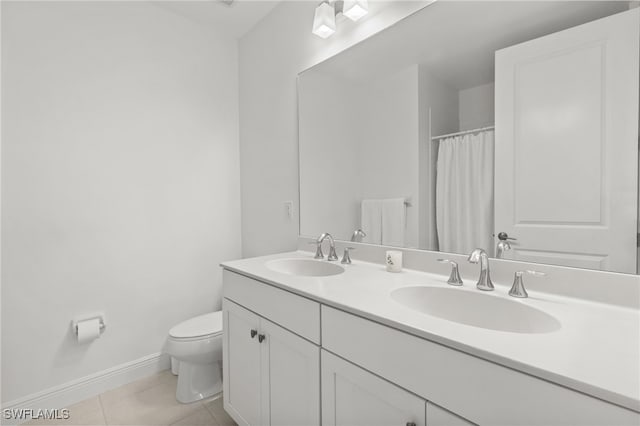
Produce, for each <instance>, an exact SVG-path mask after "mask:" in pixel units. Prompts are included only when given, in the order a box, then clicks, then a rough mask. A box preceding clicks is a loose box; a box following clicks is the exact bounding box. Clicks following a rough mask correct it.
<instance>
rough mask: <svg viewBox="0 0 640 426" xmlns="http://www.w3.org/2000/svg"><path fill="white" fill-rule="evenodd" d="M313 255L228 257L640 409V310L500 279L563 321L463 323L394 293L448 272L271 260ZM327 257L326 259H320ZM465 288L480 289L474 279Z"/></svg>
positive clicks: (292, 287) (503, 293)
mask: <svg viewBox="0 0 640 426" xmlns="http://www.w3.org/2000/svg"><path fill="white" fill-rule="evenodd" d="M286 258H306V259H312V258H313V255H312V254H311V253H309V252H305V251H297V252H289V253H280V254H276V255H270V256H262V257H255V258H250V259H242V260H235V261H230V262H224V263H223V264H222V267H224V268H225V269H227V270H230V271H233V272H237V273H240V274H242V275H246V276H249V277H252V278H255V279H258V280H261V281H263V282H267V283H269V284H272V285H274V286H276V287H280V288H282V289H284V290H288V291H290V292H293V293H296V294H299V295H301V296H304V297H308V298H311V299H313V300H316V301H318V302H320V303H323V304H326V305H329V306H332V307H335V308H338V309H341V310H344V311H346V312H350V313H353V314H356V315H359V316H362V317H365V318H368V319H371V320H373V321H376V322H379V323H382V324H385V325H388V326H390V327H393V328H395V329H398V330H402V331H405V332H408V333H410V334H413V335H416V336H420V337H423V338H425V339H428V340H431V341H433V342H437V343H440V344H443V345H446V346H448V347H451V348H454V349H457V350H460V351H463V352H466V353H468V354H471V355H474V356H477V357H480V358H484V359H486V360H489V361H493V362H496V363H498V364H501V365H504V366H506V367H510V368H513V369H516V370H519V371H522V372H524V373H528V374H531V375H533V376H536V377H540V378H542V379H546V380H549V381H551V382H554V383H557V384H560V385H563V386H566V387H568V388H571V389H575V390H577V391H580V392H583V393H585V394H588V395H592V396H594V397H597V398H600V399H603V400H606V401H609V402H611V403H614V404H617V405H620V406H623V407H626V408H629V409H631V410H634V411H638V412H640V311H638V310H635V309H630V308H623V307H618V306H614V305H608V304H603V303H596V302H591V301H584V300H581V299H575V298H569V297H562V296H557V295H551V294H547V293H540V292H535V291H529V298H527V299H515V298H511V297H510V296H508V295H507V293H508V291H509V286H510V285H511V283H508V284H509V286H505V285H502V284H505V283H494V284H495V286H496V289H495V291H493V292H491V293H490V296H492V297H502V298H508V299H510V300H513V301H515V302H516V303H524V304H527V305H529V306H532V307H535V308H537V309H539V310H542V311H544V312H546V313H548V314H550V315H552V316H554V317H555V318H556V319H558V320H559V321H560V323H561V324H562V326H561V328H560V329H559V330H557V331H554V332H550V333H539V334H525V333H514V332H504V331H495V330H489V329H484V328H478V327H474V326H468V325H463V324H459V323H456V322H452V321H448V320H445V319H440V318H437V317H433V316H430V315H427V314H423V313H420V312H417V311H414V310H411V309H409V308H407V307H405V306H403V305H401V304H400V303H398V302H396V301H395V300H393V299H392V298H391V297H390V293H391V292H392V291H393V290H396V289H398V288H402V287H412V286H431V287H443V288H453V287H451V286H449V285H447V283H446V281H447V276H444V275H437V274H432V273H424V272H418V271H413V270H408V269H404V270H403V271H402V272H400V273H390V272H386V270H385V267H384V265H381V264H375V263H368V262H363V261H358V260H354V261H353V263H352V264H351V265H343V266H344V267H345V272H344V273H342V274H339V275H333V276H327V277H303V276H293V275H288V274H283V273H279V272H275V271H273V270H271V269H269V268H268V267H267V266H266V263H267V262H269V261H272V260H276V259H286ZM319 262H322V261H319ZM455 288H456V289H459V290H460V291H471V292H476V291H478V290H477V289H476V288H475V282H469V280H467V281H466V282H465V284H464V286H463V287H455Z"/></svg>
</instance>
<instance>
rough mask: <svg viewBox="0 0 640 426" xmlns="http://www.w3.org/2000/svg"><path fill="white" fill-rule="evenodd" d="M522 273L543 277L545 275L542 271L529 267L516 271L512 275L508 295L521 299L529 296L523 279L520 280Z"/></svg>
mask: <svg viewBox="0 0 640 426" xmlns="http://www.w3.org/2000/svg"><path fill="white" fill-rule="evenodd" d="M524 274H529V275H533V276H536V277H544V276H546V275H547V274H545V273H544V272H540V271H534V270H531V269H527V270H524V271H517V272H516V273H515V275H514V276H513V285H512V286H511V290H509V296H513V297H519V298H522V299H524V298H527V297H529V294H528V293H527V290H526V289H525V288H524V281H523V280H522V275H524Z"/></svg>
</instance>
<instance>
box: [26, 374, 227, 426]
mask: <svg viewBox="0 0 640 426" xmlns="http://www.w3.org/2000/svg"><path fill="white" fill-rule="evenodd" d="M176 381H177V377H176V376H174V375H173V374H171V372H170V371H169V370H167V371H163V372H161V373H158V374H155V375H153V376H150V377H147V378H144V379H141V380H138V381H136V382H133V383H129V384H127V385H124V386H121V387H119V388H116V389H112V390H110V391H107V392H105V393H103V394H101V395H98V396H96V397H94V398H89V399H87V400H85V401H82V402H79V403H77V404H75V405H72V406H71V407H68V408H69V415H70V417H69V419H67V420H56V421H51V420H36V421H32V422H30V423H27V424H28V425H40V426H43V425H86V426H89V425H103V426H105V425H140V426H146V425H157V426H169V425H181V426H236V423H235V422H234V421H233V420H232V419H231V417H229V415H228V414H227V413H226V412H225V411H224V409H223V408H222V396H221V395H219V396H217V397H213V398H210V399H208V400H204V401H200V402H194V403H192V404H181V403H179V402H178V401H176Z"/></svg>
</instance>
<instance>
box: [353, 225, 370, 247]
mask: <svg viewBox="0 0 640 426" xmlns="http://www.w3.org/2000/svg"><path fill="white" fill-rule="evenodd" d="M366 236H367V234H365V233H364V231H363V230H362V229H360V228H358V229H356V230H355V231H353V235H352V236H351V242H354V243H361V242H362V238H364V237H366Z"/></svg>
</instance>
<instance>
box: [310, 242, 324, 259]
mask: <svg viewBox="0 0 640 426" xmlns="http://www.w3.org/2000/svg"><path fill="white" fill-rule="evenodd" d="M307 244H315V245H316V255H315V256H313V258H314V259H324V253H322V244H320V243H319V242H317V241H308V242H307Z"/></svg>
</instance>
